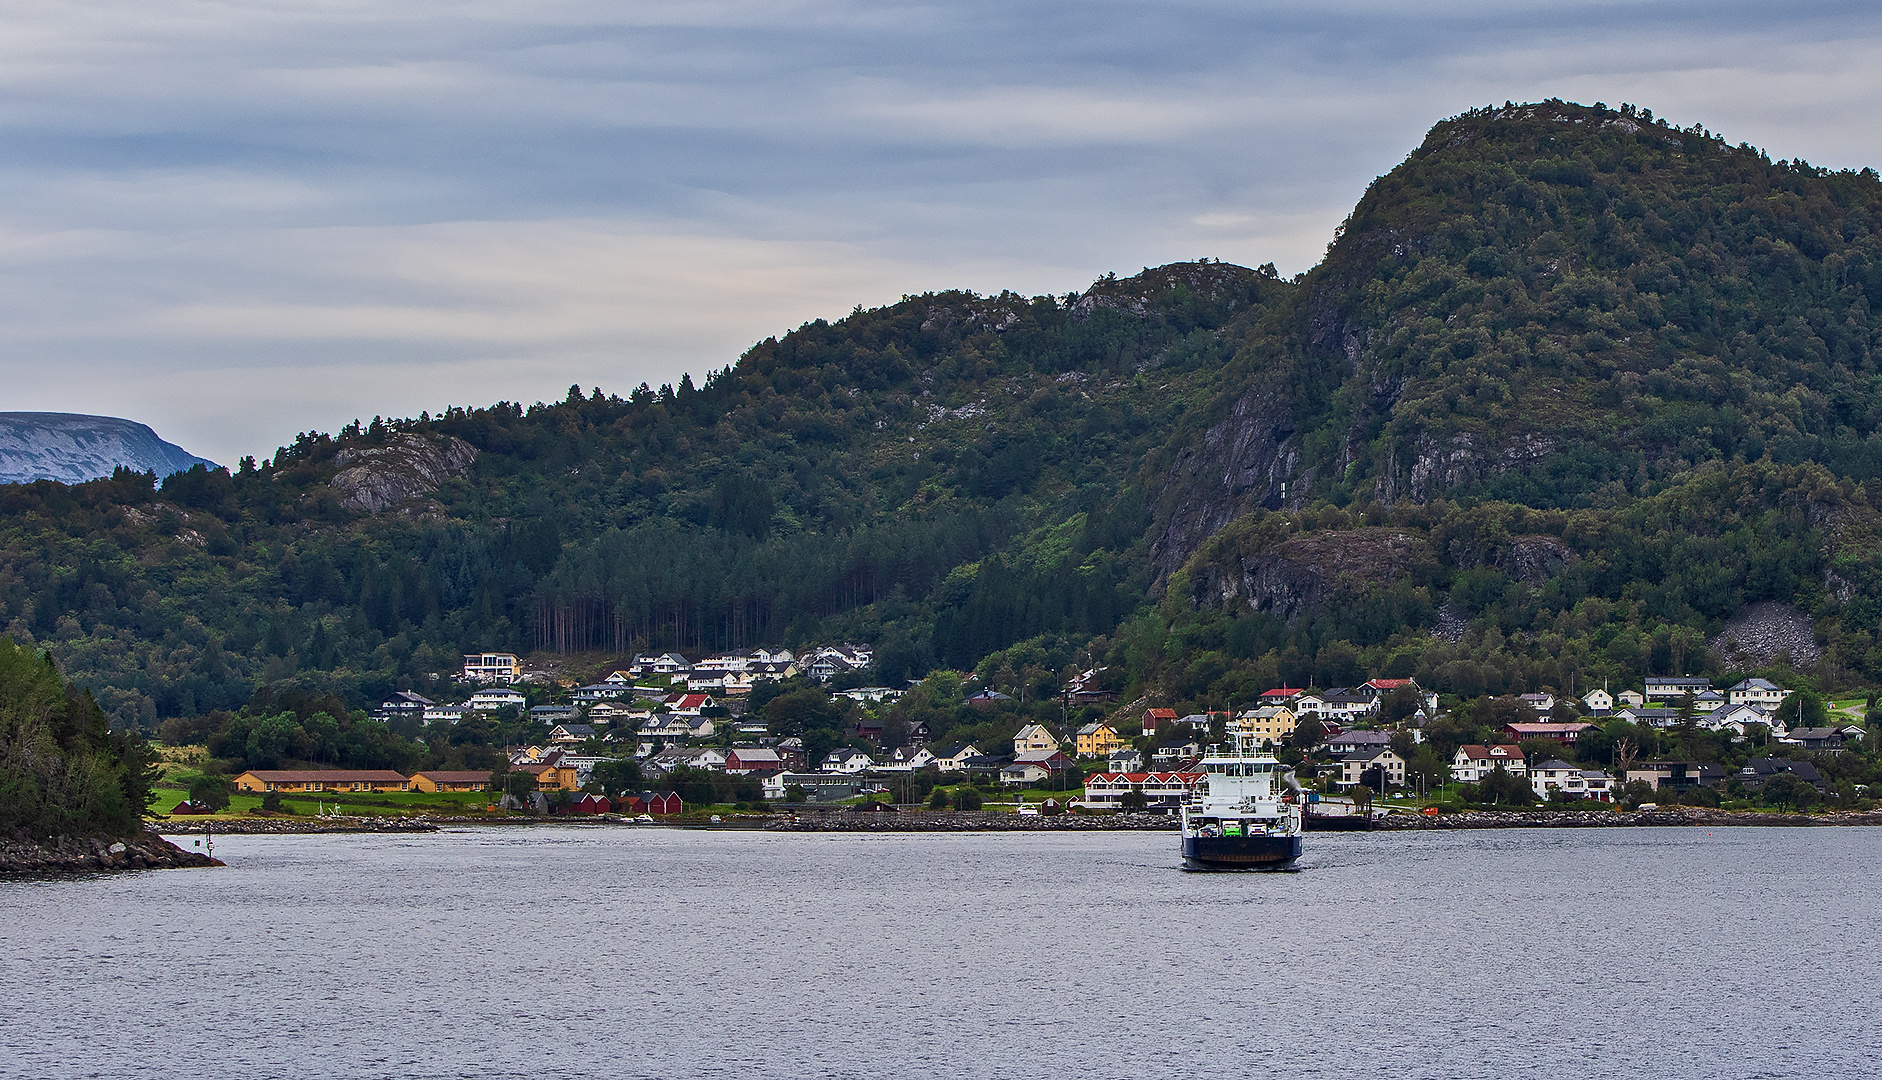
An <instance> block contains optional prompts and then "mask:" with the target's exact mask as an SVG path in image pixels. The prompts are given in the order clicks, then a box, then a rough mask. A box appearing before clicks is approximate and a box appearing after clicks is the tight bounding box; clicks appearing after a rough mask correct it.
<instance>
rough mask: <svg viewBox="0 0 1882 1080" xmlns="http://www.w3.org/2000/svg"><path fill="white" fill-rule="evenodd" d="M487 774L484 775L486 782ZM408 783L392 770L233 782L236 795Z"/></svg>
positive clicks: (403, 787) (265, 775) (260, 776)
mask: <svg viewBox="0 0 1882 1080" xmlns="http://www.w3.org/2000/svg"><path fill="white" fill-rule="evenodd" d="M489 779H490V774H489V773H485V774H484V780H485V781H486V782H488V781H489ZM410 789H411V781H409V780H407V779H406V777H405V775H404V774H403V773H400V772H395V771H393V770H392V769H250V770H249V771H247V772H245V773H243V774H242V775H240V776H238V777H236V778H235V790H237V791H281V792H291V791H293V792H314V791H409V790H410Z"/></svg>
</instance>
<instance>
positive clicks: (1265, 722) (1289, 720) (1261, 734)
mask: <svg viewBox="0 0 1882 1080" xmlns="http://www.w3.org/2000/svg"><path fill="white" fill-rule="evenodd" d="M1295 724H1296V721H1295V719H1294V710H1292V709H1290V708H1288V707H1287V706H1285V705H1263V706H1261V707H1260V708H1258V709H1250V710H1248V711H1247V712H1244V713H1242V714H1241V715H1240V716H1238V717H1236V718H1235V726H1236V727H1238V728H1240V729H1241V730H1242V731H1244V732H1246V733H1247V734H1249V735H1251V736H1253V737H1254V738H1256V739H1259V740H1261V741H1262V742H1271V743H1276V744H1279V743H1282V742H1285V741H1287V737H1288V736H1289V735H1292V734H1294V727H1295Z"/></svg>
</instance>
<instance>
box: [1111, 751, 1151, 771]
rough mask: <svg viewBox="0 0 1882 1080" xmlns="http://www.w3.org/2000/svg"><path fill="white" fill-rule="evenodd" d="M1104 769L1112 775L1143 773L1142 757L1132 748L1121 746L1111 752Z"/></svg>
mask: <svg viewBox="0 0 1882 1080" xmlns="http://www.w3.org/2000/svg"><path fill="white" fill-rule="evenodd" d="M1105 768H1106V770H1107V771H1109V772H1114V773H1120V772H1121V773H1134V772H1143V771H1144V756H1143V755H1142V754H1140V753H1138V752H1137V750H1136V749H1135V748H1134V747H1129V746H1121V747H1119V748H1117V749H1116V750H1113V751H1111V755H1110V760H1108V761H1106V762H1105Z"/></svg>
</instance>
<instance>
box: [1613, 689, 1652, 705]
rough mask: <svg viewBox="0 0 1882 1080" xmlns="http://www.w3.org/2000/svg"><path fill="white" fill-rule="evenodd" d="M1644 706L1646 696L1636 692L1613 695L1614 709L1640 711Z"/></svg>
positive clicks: (1629, 691)
mask: <svg viewBox="0 0 1882 1080" xmlns="http://www.w3.org/2000/svg"><path fill="white" fill-rule="evenodd" d="M1646 704H1647V698H1646V696H1645V695H1644V694H1642V693H1641V692H1640V691H1638V690H1623V691H1621V692H1620V693H1618V694H1615V695H1614V705H1615V707H1616V708H1622V709H1640V708H1645V707H1646Z"/></svg>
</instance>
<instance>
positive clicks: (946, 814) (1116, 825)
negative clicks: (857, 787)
mask: <svg viewBox="0 0 1882 1080" xmlns="http://www.w3.org/2000/svg"><path fill="white" fill-rule="evenodd" d="M765 827H766V828H767V829H770V830H773V831H775V832H1121V831H1126V830H1157V829H1174V828H1176V818H1175V816H1173V815H1168V814H1109V815H1106V816H1104V817H1096V816H1086V815H1084V814H1054V815H1052V816H1050V817H1048V816H1046V815H1044V814H1041V815H1039V816H1037V817H1034V816H1031V815H1027V816H1025V817H1022V816H1020V815H1018V814H1005V813H999V812H996V811H985V810H983V811H965V810H953V811H938V810H937V811H905V812H903V813H899V814H867V813H848V812H837V813H828V814H801V815H797V816H794V817H788V818H780V819H778V820H776V821H773V822H771V824H769V825H767V826H765Z"/></svg>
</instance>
